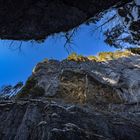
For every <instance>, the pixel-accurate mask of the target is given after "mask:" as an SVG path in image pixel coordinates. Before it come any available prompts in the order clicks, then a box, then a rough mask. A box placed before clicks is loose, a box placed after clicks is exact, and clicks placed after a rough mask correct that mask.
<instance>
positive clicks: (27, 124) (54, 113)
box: [0, 55, 140, 140]
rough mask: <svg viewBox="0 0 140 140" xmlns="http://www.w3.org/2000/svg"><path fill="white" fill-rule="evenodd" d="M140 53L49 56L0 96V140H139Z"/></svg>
mask: <svg viewBox="0 0 140 140" xmlns="http://www.w3.org/2000/svg"><path fill="white" fill-rule="evenodd" d="M139 76H140V56H139V55H132V56H130V57H127V58H120V59H117V60H112V61H108V62H100V63H99V62H93V61H86V62H80V61H79V62H75V61H68V60H64V61H62V62H59V61H55V60H45V61H43V62H40V63H39V64H38V65H37V66H36V67H35V68H34V70H33V74H32V75H31V77H30V78H29V79H28V81H27V82H26V84H25V86H24V87H23V89H22V90H21V92H20V93H19V94H18V95H17V97H16V98H15V99H11V100H3V101H2V100H1V101H0V114H1V115H0V122H1V123H0V139H1V140H7V139H12V140H38V139H41V140H72V139H73V140H139V138H140V106H139V104H138V103H139V101H140V90H139V88H140V87H139Z"/></svg>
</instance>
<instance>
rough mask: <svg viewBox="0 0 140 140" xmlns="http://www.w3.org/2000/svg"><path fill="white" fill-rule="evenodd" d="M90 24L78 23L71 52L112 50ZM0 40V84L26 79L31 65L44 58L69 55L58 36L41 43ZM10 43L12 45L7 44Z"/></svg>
mask: <svg viewBox="0 0 140 140" xmlns="http://www.w3.org/2000/svg"><path fill="white" fill-rule="evenodd" d="M93 28H94V27H93V26H85V25H83V26H81V27H80V29H79V30H78V32H77V33H76V36H75V37H74V44H75V45H72V49H69V51H70V52H73V51H74V52H76V53H78V54H82V55H96V54H97V53H98V52H100V51H114V50H115V49H114V48H111V47H109V46H107V45H106V44H105V43H104V42H103V36H102V33H100V30H98V31H96V32H94V33H92V29H93ZM11 42H12V41H8V40H2V41H0V86H2V85H5V84H15V83H17V82H18V81H25V80H26V79H27V78H28V76H29V75H31V72H32V69H33V67H34V66H35V65H36V64H37V63H38V62H40V61H42V60H43V59H45V58H49V59H50V58H52V59H58V60H62V59H64V58H66V57H67V56H68V53H67V51H66V49H65V48H64V42H65V40H64V38H63V37H60V35H57V36H55V37H49V38H48V39H47V40H46V41H45V42H44V43H36V42H22V46H21V47H22V48H21V51H19V50H18V49H16V48H18V47H19V46H20V43H21V42H18V41H14V42H13V43H11ZM10 44H11V45H10Z"/></svg>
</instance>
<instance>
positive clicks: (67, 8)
mask: <svg viewBox="0 0 140 140" xmlns="http://www.w3.org/2000/svg"><path fill="white" fill-rule="evenodd" d="M130 1H132V0H119V1H116V0H111V1H110V0H106V1H104V0H98V1H96V0H80V1H79V0H74V1H71V0H21V1H19V0H0V38H1V39H12V40H31V39H34V40H40V39H45V38H46V37H47V36H48V35H50V34H54V33H58V32H63V31H68V30H70V29H72V28H74V27H76V26H78V25H80V24H81V23H83V22H85V21H86V20H87V19H89V18H91V17H93V16H95V15H96V14H97V13H99V12H102V11H103V10H106V9H108V8H109V7H111V6H113V5H115V4H117V3H118V2H119V3H123V5H124V4H125V3H128V2H130Z"/></svg>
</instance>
